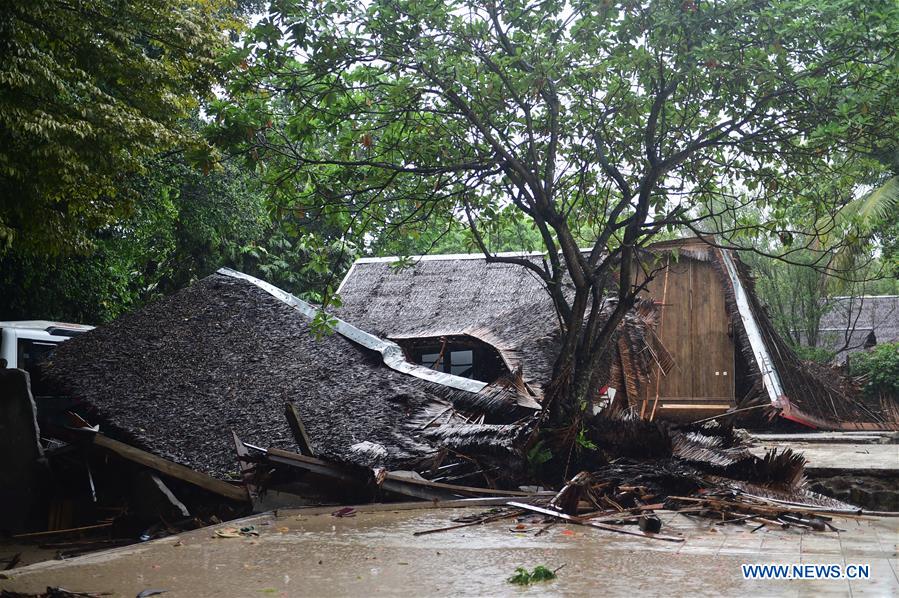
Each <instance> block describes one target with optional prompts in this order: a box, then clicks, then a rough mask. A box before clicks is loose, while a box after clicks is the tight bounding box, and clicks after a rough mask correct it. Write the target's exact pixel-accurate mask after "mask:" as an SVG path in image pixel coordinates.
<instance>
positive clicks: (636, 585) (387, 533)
mask: <svg viewBox="0 0 899 598" xmlns="http://www.w3.org/2000/svg"><path fill="white" fill-rule="evenodd" d="M466 512H477V510H476V509H475V510H472V509H468V510H460V509H454V510H448V509H443V510H415V511H401V512H391V511H386V512H360V513H358V514H357V515H356V516H355V517H347V518H336V517H332V516H331V515H329V514H327V513H325V514H320V515H309V514H300V515H297V514H296V512H294V513H290V514H286V515H283V516H280V517H273V516H261V517H257V518H255V519H252V520H249V521H245V522H244V523H242V525H255V527H256V529H257V530H258V531H259V533H260V535H259V536H258V537H240V538H214V537H213V530H212V529H205V530H197V531H195V532H190V533H187V534H184V535H182V536H180V537H179V538H166V539H163V540H159V541H156V542H150V543H147V544H142V545H138V546H135V547H128V548H124V549H117V550H113V551H107V552H105V553H98V554H94V555H89V556H86V557H81V558H78V559H72V560H70V561H65V562H59V561H54V562H48V563H41V564H37V565H33V566H30V567H25V568H23V569H19V570H15V571H11V572H9V573H11V574H13V576H12V577H13V578H12V579H9V580H5V581H0V587H2V588H4V589H15V590H19V591H23V590H27V591H36V590H42V589H43V588H45V587H46V586H47V585H54V586H55V585H58V586H63V587H66V588H68V589H72V590H79V591H110V592H113V593H114V595H116V596H131V597H133V596H135V595H137V593H138V592H140V591H142V590H145V589H148V588H159V589H167V590H169V593H167V594H165V596H166V597H169V596H172V597H177V596H369V595H385V596H445V595H457V596H518V595H529V596H531V595H533V596H536V595H557V594H558V595H578V596H580V595H613V596H622V595H628V596H630V595H633V596H636V595H640V596H641V597H642V596H661V595H666V596H681V595H687V594H690V595H694V596H695V595H746V594H750V593H751V594H753V595H755V596H768V595H788V596H798V595H805V594H806V593H808V595H821V594H833V595H848V594H849V591H850V586H849V583H848V582H846V581H827V582H807V581H803V582H780V583H775V582H752V581H746V580H743V579H742V575H741V573H740V568H739V565H740V563H743V562H791V563H799V562H800V561H804V562H827V563H829V562H842V559H844V558H846V559H847V560H848V562H859V561H862V562H869V563H870V564H871V566H872V576H873V577H874V579H872V580H869V581H866V582H853V584H852V586H851V591H852V592H853V595H862V594H869V595H899V579H897V577H896V573H895V571H894V567H895V559H896V552H895V550H896V546H895V543H896V541H897V535H899V534H897V528H896V520H892V521H889V520H879V521H875V522H864V523H862V524H855V523H853V524H852V525H853V527H852V529H851V530H847V532H845V533H843V534H839V535H838V534H829V535H825V534H816V535H808V534H801V533H798V532H795V533H794V532H792V531H789V530H788V531H785V532H784V531H776V532H771V531H765V530H761V531H759V532H757V533H755V534H751V533H749V528H748V527H747V528H737V527H721V526H719V527H712V526H710V525H709V522H708V521H699V522H696V521H694V520H690V519H687V518H686V517H684V516H676V515H667V516H665V517H664V518H663V519H664V520H665V521H666V525H665V532H666V533H668V534H678V533H679V534H682V535H683V537H684V538H685V539H686V541H685V542H683V543H668V542H661V541H649V540H645V539H641V538H633V537H629V536H624V535H617V534H611V533H606V532H603V531H600V530H594V529H588V528H582V527H577V526H567V525H555V526H553V527H551V528H550V529H549V531H548V532H547V533H545V534H542V535H540V536H535V535H534V532H535V531H536V529H537V528H531V527H530V526H528V529H526V530H524V532H522V531H520V530H515V529H514V527H515V525H516V524H515V522H514V521H498V522H494V523H491V524H486V525H483V526H476V527H470V528H465V529H460V530H454V531H448V532H442V533H437V534H430V535H424V536H417V537H416V536H413V535H412V534H413V532H415V531H420V530H426V529H432V528H438V527H445V526H447V525H450V519H451V518H452V517H458V516H459V515H462V514H464V513H466ZM234 525H235V524H233V523H232V524H226V525H225V526H223V527H233V526H234ZM713 530H714V531H713ZM890 559H893V561H894V562H893V563H892V564H891V563H890ZM537 565H545V566H547V567H550V568H553V569H555V568H557V567H560V566H562V569H560V570H559V574H558V578H557V579H556V580H554V581H550V582H544V583H540V584H536V585H533V586H530V587H527V588H520V587H518V586H513V585H511V584H509V583H508V582H507V581H506V579H507V578H508V577H509V575H511V573H512V572H513V571H514V569H515V568H516V567H519V566H525V567H528V568H533V567H535V566H537ZM797 584H798V585H797Z"/></svg>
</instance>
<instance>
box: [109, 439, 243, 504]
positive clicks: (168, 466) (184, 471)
mask: <svg viewBox="0 0 899 598" xmlns="http://www.w3.org/2000/svg"><path fill="white" fill-rule="evenodd" d="M93 444H94V446H97V447H100V448H102V449H105V450H108V451H110V452H112V453H115V454H116V455H118V456H119V457H122V458H123V459H126V460H128V461H131V462H133V463H137V464H138V465H143V466H144V467H149V468H150V469H154V470H156V471H158V472H159V473H161V474H164V475H167V476H170V477H173V478H176V479H179V480H181V481H183V482H187V483H188V484H193V485H194V486H198V487H200V488H202V489H204V490H207V491H209V492H212V493H214V494H218V495H219V496H223V497H225V498H227V499H230V500H234V501H238V502H243V503H245V502H247V495H246V490H244V489H243V488H240V487H238V486H234V485H232V484H229V483H228V482H224V481H222V480H217V479H215V478H214V477H212V476H209V475H206V474H205V473H200V472H199V471H196V470H194V469H191V468H189V467H185V466H184V465H180V464H178V463H175V462H174V461H169V460H168V459H163V458H162V457H157V456H156V455H153V454H151V453H148V452H147V451H143V450H141V449H139V448H135V447H133V446H131V445H128V444H125V443H124V442H119V441H118V440H113V439H112V438H109V437H108V436H104V435H103V434H94V438H93Z"/></svg>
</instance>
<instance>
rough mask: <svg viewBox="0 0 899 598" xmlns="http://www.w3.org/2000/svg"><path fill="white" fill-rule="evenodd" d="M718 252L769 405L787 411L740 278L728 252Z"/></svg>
mask: <svg viewBox="0 0 899 598" xmlns="http://www.w3.org/2000/svg"><path fill="white" fill-rule="evenodd" d="M719 252H720V253H721V259H722V261H723V262H724V268H725V270H726V271H727V276H728V278H730V281H731V284H732V285H733V287H734V298H735V299H736V301H737V310H738V311H739V312H740V320H741V321H742V322H743V328H745V329H746V336H747V337H748V339H749V346H750V347H751V348H752V354H753V356H754V357H755V362H756V363H757V364H758V366H759V371H760V372H761V374H762V383H763V384H764V385H765V389H766V390H767V391H768V398H769V399H771V405H773V406H774V407H778V408H781V409H787V410H788V409H789V407H790V404H789V400H788V399H787V397H786V395H785V394H784V391H783V386H782V385H781V383H780V376H779V375H778V373H777V370H776V369H775V368H774V361H773V360H772V359H771V355H770V354H769V353H768V347H766V346H765V341H764V339H762V333H761V331H760V330H759V327H758V324H756V321H755V317H754V316H753V315H752V308H751V307H750V306H749V299H748V297H747V295H746V289H744V288H743V283H742V282H741V281H740V277H739V275H738V274H737V268H736V266H735V265H734V262H733V259H731V257H730V252H729V251H728V250H726V249H720V250H719Z"/></svg>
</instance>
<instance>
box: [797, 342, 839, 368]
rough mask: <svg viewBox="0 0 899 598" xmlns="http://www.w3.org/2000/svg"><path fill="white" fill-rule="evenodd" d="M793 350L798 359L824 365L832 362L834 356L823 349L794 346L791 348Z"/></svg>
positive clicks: (831, 352) (834, 354)
mask: <svg viewBox="0 0 899 598" xmlns="http://www.w3.org/2000/svg"><path fill="white" fill-rule="evenodd" d="M793 350H794V351H796V355H798V356H799V359H804V360H805V361H814V362H815V363H823V364H825V365H826V364H828V363H830V362H831V361H833V358H834V357H835V356H836V353H834V352H833V351H829V350H827V349H825V348H823V347H804V346H802V345H796V346H794V347H793Z"/></svg>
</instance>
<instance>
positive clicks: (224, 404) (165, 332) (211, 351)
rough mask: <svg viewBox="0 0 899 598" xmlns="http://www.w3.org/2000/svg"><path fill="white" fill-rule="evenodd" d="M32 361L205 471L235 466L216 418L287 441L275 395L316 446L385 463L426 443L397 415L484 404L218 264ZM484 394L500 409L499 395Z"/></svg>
mask: <svg viewBox="0 0 899 598" xmlns="http://www.w3.org/2000/svg"><path fill="white" fill-rule="evenodd" d="M44 369H45V372H46V374H47V376H48V377H49V379H50V380H51V381H53V382H54V383H55V384H56V385H57V386H58V387H59V388H60V389H61V390H62V391H64V392H66V393H68V394H69V395H71V396H73V397H74V398H77V399H81V400H83V401H85V402H86V403H87V404H88V405H89V407H90V408H91V409H92V410H93V413H92V417H93V418H94V419H95V420H96V421H98V422H99V423H101V426H102V427H103V429H104V430H106V431H107V433H110V434H113V435H117V436H119V437H122V438H123V439H126V440H128V441H131V442H133V443H134V444H136V445H138V446H141V447H142V448H145V449H146V450H149V451H151V452H153V453H156V454H158V455H160V456H163V457H166V458H169V459H172V460H174V461H177V462H179V463H182V464H184V465H187V466H189V467H192V468H195V469H197V470H200V471H204V472H207V473H210V474H212V475H217V476H222V475H225V474H227V473H228V472H231V471H234V470H235V465H236V461H235V455H234V448H233V445H232V441H231V436H230V433H229V430H230V429H233V430H235V431H236V432H237V434H238V436H240V438H241V439H243V440H245V441H246V442H249V443H252V444H258V445H262V446H271V447H279V448H287V449H289V450H296V448H297V447H296V443H295V441H294V439H293V436H292V434H291V431H290V429H289V427H288V424H287V421H286V419H285V417H284V406H285V403H286V402H288V401H290V402H293V403H294V404H295V405H296V407H297V409H298V411H299V413H300V416H301V417H302V419H303V422H304V424H305V427H306V430H307V432H308V434H309V437H310V439H311V442H312V448H313V450H314V451H315V453H316V455H317V456H321V457H324V458H326V459H331V460H336V461H349V462H356V463H358V464H360V465H366V466H372V465H385V466H390V467H397V466H402V465H404V464H406V463H408V462H411V461H415V460H419V459H421V458H422V457H424V456H427V455H429V454H432V453H434V452H435V451H436V450H437V448H438V445H437V444H435V443H433V442H430V441H428V440H427V439H425V438H424V437H423V436H422V435H421V434H420V433H418V431H417V429H416V428H415V427H414V426H411V425H410V422H414V421H420V420H422V419H424V418H426V417H427V414H428V413H430V412H432V411H435V409H446V407H447V406H448V405H451V404H455V402H456V401H459V402H465V401H467V403H466V406H470V405H471V404H475V405H478V404H481V403H485V402H486V401H482V400H481V395H477V394H475V393H471V392H465V391H462V390H458V389H453V388H449V387H443V386H440V385H437V384H434V383H433V382H428V381H425V380H420V379H417V378H415V377H413V376H410V375H407V374H403V373H400V372H397V371H394V370H392V369H389V368H388V367H386V366H385V365H384V363H383V362H382V358H381V355H380V354H378V353H376V352H374V351H369V350H367V349H364V348H362V347H361V346H359V345H358V344H356V343H354V342H352V341H350V340H348V339H347V338H344V337H343V336H341V335H339V334H332V335H326V336H324V337H322V338H316V337H315V336H314V335H313V334H311V332H310V326H309V320H308V319H307V318H306V317H303V316H302V315H301V314H299V313H297V311H295V310H294V309H293V308H292V307H290V306H289V305H287V304H285V303H284V302H283V301H280V300H278V299H277V298H275V297H273V296H272V295H270V294H269V293H267V292H265V291H264V290H262V289H261V288H259V286H256V285H254V284H253V283H251V282H249V281H247V280H242V279H238V278H234V277H230V276H224V275H221V274H215V275H212V276H210V277H208V278H205V279H203V280H201V281H199V282H197V283H195V284H193V285H192V286H190V287H188V288H186V289H184V290H182V291H180V292H179V293H176V294H175V295H173V296H171V297H168V298H165V299H163V300H161V301H158V302H156V303H153V304H151V305H149V306H147V307H145V308H143V309H141V310H138V311H136V312H134V313H132V314H129V315H127V316H124V317H122V318H120V319H118V320H116V321H115V322H113V323H112V324H109V325H108V326H104V327H102V328H98V329H96V330H94V331H92V332H90V333H87V334H84V335H81V336H79V337H77V338H74V339H72V340H71V341H68V342H67V343H65V344H63V345H62V346H61V347H60V348H59V349H58V350H57V351H56V352H55V353H54V354H53V357H52V359H51V361H50V362H48V363H47V364H45V368H44ZM485 390H490V389H489V388H488V389H485ZM499 395H502V393H499ZM484 397H485V399H489V401H490V402H491V404H492V405H493V408H494V410H495V411H498V412H499V415H500V417H499V420H501V419H502V417H501V416H502V410H503V409H504V408H507V407H504V406H503V404H502V400H503V399H504V398H505V397H503V396H498V394H497V392H486V393H485V395H484ZM435 405H436V407H435ZM512 407H513V408H514V402H513V405H512ZM460 409H463V407H460ZM518 417H520V414H518ZM463 421H464V420H463ZM488 421H489V415H488ZM448 423H449V422H448ZM500 423H501V421H500ZM360 446H361V447H371V446H376V447H377V450H376V451H374V452H372V451H370V450H360V448H359V447H360ZM354 447H355V448H354ZM382 449H383V450H382ZM375 457H376V458H375Z"/></svg>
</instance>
